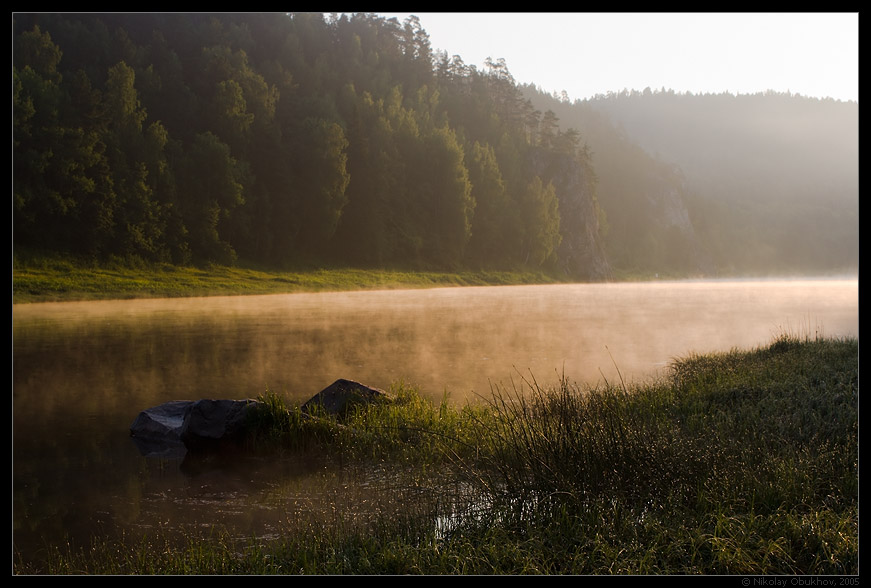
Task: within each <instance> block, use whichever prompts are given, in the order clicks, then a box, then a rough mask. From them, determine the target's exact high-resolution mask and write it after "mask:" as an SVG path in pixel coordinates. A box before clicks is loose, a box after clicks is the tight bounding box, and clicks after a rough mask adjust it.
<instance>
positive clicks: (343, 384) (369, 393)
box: [301, 379, 389, 415]
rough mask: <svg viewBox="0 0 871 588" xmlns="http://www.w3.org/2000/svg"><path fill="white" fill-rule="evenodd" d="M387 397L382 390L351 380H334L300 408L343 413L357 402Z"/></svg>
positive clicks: (308, 410) (306, 411)
mask: <svg viewBox="0 0 871 588" xmlns="http://www.w3.org/2000/svg"><path fill="white" fill-rule="evenodd" d="M387 399H389V395H388V394H387V392H385V391H384V390H379V389H378V388H372V387H371V386H367V385H365V384H361V383H360V382H355V381H353V380H344V379H340V380H336V381H335V382H333V383H332V384H330V385H329V386H327V387H326V388H324V389H323V390H321V391H320V392H318V393H317V394H315V395H314V396H312V397H311V398H310V399H309V400H308V401H306V403H305V404H303V405H302V408H301V410H302V411H303V412H305V413H311V412H312V411H314V410H321V411H324V412H326V413H329V414H337V415H343V414H346V413H347V412H348V410H349V409H350V408H351V407H353V406H356V405H358V404H365V403H371V402H380V401H384V400H387Z"/></svg>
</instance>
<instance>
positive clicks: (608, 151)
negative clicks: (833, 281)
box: [525, 87, 859, 273]
mask: <svg viewBox="0 0 871 588" xmlns="http://www.w3.org/2000/svg"><path fill="white" fill-rule="evenodd" d="M525 92H526V94H527V95H529V96H532V100H533V102H534V103H536V105H537V107H538V108H549V109H552V110H553V111H554V112H555V113H557V116H558V117H559V118H560V121H561V124H565V125H566V126H572V127H574V128H576V129H578V130H579V131H580V132H581V135H582V136H583V137H584V138H585V140H586V141H587V144H588V145H589V147H590V149H591V150H592V152H593V165H594V166H595V167H596V170H597V173H598V174H599V180H600V182H599V199H600V202H601V204H602V206H603V208H604V209H605V211H606V212H607V213H608V216H609V221H610V222H611V223H612V224H613V225H615V226H616V227H617V228H618V229H624V230H625V229H627V228H630V227H632V226H633V225H632V222H633V221H632V220H631V218H630V219H629V220H627V218H625V217H632V216H633V214H632V210H631V209H633V208H635V207H638V206H640V204H639V201H640V200H639V199H640V196H639V193H640V192H642V191H643V190H642V189H640V186H642V185H644V184H645V183H646V180H644V179H643V178H644V177H648V178H650V181H649V182H648V183H650V184H655V183H656V182H655V181H654V180H653V178H655V177H657V176H658V177H660V178H661V177H662V173H661V171H662V170H663V169H667V168H669V167H671V168H672V176H673V177H672V180H671V182H670V184H671V186H672V188H673V190H674V191H675V192H676V193H677V194H679V195H680V198H681V200H683V202H684V204H685V206H686V210H687V215H688V217H689V219H690V220H691V222H692V226H693V231H694V233H695V234H696V236H697V237H698V239H699V243H698V245H697V246H698V248H699V252H700V256H701V257H707V259H708V262H709V263H710V264H711V265H709V266H708V268H709V269H712V268H716V270H715V271H718V272H723V273H768V272H771V273H790V272H799V273H827V272H842V271H857V270H858V252H859V241H858V239H859V231H858V229H859V225H858V208H859V188H858V178H859V163H858V145H859V137H858V133H859V130H858V129H859V122H858V104H857V103H856V102H842V101H836V100H831V99H825V100H821V99H815V98H807V97H803V96H798V95H794V94H782V93H776V92H762V93H759V94H752V95H731V94H705V95H692V94H678V93H674V92H671V91H659V92H651V91H649V90H648V91H643V92H635V91H633V92H623V93H620V94H610V95H607V96H600V97H597V98H594V99H590V100H586V101H575V102H574V103H569V102H565V101H559V100H557V99H556V98H554V97H550V96H547V95H546V94H543V93H541V92H538V91H536V90H535V89H534V88H530V87H526V88H525ZM633 145H637V146H638V148H640V149H641V150H643V152H644V154H641V153H638V151H637V150H636V149H634V148H633V147H632V146H633ZM620 161H622V162H624V165H617V162H620ZM630 167H631V169H630ZM654 170H659V172H660V173H657V172H655V171H654ZM632 176H638V177H637V178H636V179H635V180H634V181H633V180H631V179H630V178H631V177H632ZM633 193H634V194H635V196H634V197H633ZM633 201H635V204H633V203H632V202H633ZM621 241H622V243H621ZM608 242H609V243H610V244H611V245H610V247H609V253H610V254H612V255H616V256H618V257H621V256H623V257H624V259H623V261H622V262H619V261H616V263H622V264H623V265H625V263H626V260H625V257H626V256H631V254H632V252H631V251H626V250H625V247H626V246H628V247H630V249H631V245H628V244H626V243H625V239H624V238H623V237H622V236H620V235H610V236H609V237H608ZM684 244H686V243H684ZM639 247H642V246H641V245H640V244H639ZM636 251H637V249H636ZM701 257H700V258H699V259H698V260H697V261H698V263H699V267H700V269H701V268H702V267H704V266H705V261H704V260H703V259H701Z"/></svg>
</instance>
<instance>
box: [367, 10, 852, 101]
mask: <svg viewBox="0 0 871 588" xmlns="http://www.w3.org/2000/svg"><path fill="white" fill-rule="evenodd" d="M380 14H382V16H385V17H392V16H395V17H397V19H398V20H399V22H400V23H402V22H403V21H404V20H405V18H406V17H407V16H408V15H409V14H415V15H417V16H418V17H419V18H420V22H421V24H422V25H423V28H424V29H425V30H426V32H427V33H428V34H429V36H430V43H431V45H432V47H433V49H443V50H445V51H447V52H448V55H449V56H452V55H459V56H460V57H462V58H463V61H464V62H465V63H466V64H467V65H475V66H476V67H478V68H479V69H483V67H484V66H483V64H484V60H485V59H486V58H487V57H492V58H493V59H494V60H495V59H498V58H500V57H502V58H505V62H506V64H507V65H508V70H509V71H510V72H511V74H512V75H513V76H514V79H515V80H516V81H517V82H518V83H533V84H535V85H537V86H540V87H541V88H542V89H543V90H545V91H546V92H560V91H562V90H565V91H566V92H567V93H568V95H569V98H571V99H572V100H574V99H577V98H580V99H584V98H588V97H590V96H593V95H595V94H606V93H607V92H609V91H614V92H619V91H620V90H622V89H624V88H626V89H629V90H633V89H634V90H643V89H644V88H646V87H650V88H651V89H660V88H662V87H665V88H666V89H672V90H675V91H676V92H684V91H689V92H692V93H703V92H730V93H733V94H736V93H742V94H746V93H755V92H760V91H764V90H769V89H770V90H776V91H778V92H786V91H790V92H793V93H797V94H802V95H804V96H812V97H831V98H835V99H839V100H857V101H858V99H859V14H858V13H516V12H515V13H510V12H506V13H497V12H493V13H449V12H438V13H435V12H415V13H380Z"/></svg>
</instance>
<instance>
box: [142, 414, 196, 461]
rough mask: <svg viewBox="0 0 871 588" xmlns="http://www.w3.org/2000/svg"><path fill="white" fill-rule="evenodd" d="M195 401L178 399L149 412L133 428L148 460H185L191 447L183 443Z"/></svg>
mask: <svg viewBox="0 0 871 588" xmlns="http://www.w3.org/2000/svg"><path fill="white" fill-rule="evenodd" d="M193 404H194V403H193V401H192V400H174V401H172V402H165V403H163V404H160V405H158V406H153V407H151V408H148V409H145V410H143V411H142V412H140V413H139V415H138V416H137V417H136V420H134V421H133V424H132V425H130V435H131V436H132V437H133V442H134V443H135V444H136V447H138V448H139V452H140V453H142V455H145V456H147V457H183V456H184V455H185V453H187V448H186V447H185V445H184V443H183V442H182V440H181V429H182V426H183V425H184V419H185V416H186V415H187V414H188V413H189V412H190V408H191V406H192V405H193Z"/></svg>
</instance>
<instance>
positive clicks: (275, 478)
mask: <svg viewBox="0 0 871 588" xmlns="http://www.w3.org/2000/svg"><path fill="white" fill-rule="evenodd" d="M858 325H859V321H858V282H857V281H856V280H762V281H715V282H657V283H638V284H594V285H589V284H585V285H553V286H516V287H515V286H510V287H509V286H500V287H482V288H443V289H432V290H400V291H376V292H343V293H318V294H288V295H270V296H245V297H214V298H192V299H171V300H140V301H121V302H70V303H43V304H27V305H14V306H13V411H14V413H13V532H14V540H15V543H16V547H17V548H18V549H20V550H21V551H22V552H32V551H33V550H35V549H37V548H38V547H39V546H40V545H42V544H43V542H45V541H48V542H49V543H61V542H63V540H64V538H65V537H69V538H71V539H72V540H79V539H80V538H82V537H86V536H88V534H90V533H95V532H97V533H100V532H109V531H110V530H116V531H117V530H119V529H120V530H122V531H125V532H128V531H131V532H132V531H140V532H141V531H143V530H148V529H153V528H158V527H166V528H174V527H182V526H190V527H194V528H208V527H210V526H212V525H214V524H219V523H220V524H227V525H229V526H231V527H233V528H235V529H237V530H238V531H239V533H240V534H241V535H243V536H244V535H247V534H250V533H252V532H256V533H260V534H269V533H273V532H275V530H276V529H277V528H278V527H279V526H280V525H281V524H283V522H287V521H288V520H292V519H298V518H299V517H300V516H302V513H303V512H306V511H307V510H311V509H313V508H314V507H313V503H315V502H318V503H322V504H329V505H330V508H333V509H335V508H351V506H350V503H349V502H348V501H347V500H344V499H339V498H336V495H335V492H336V488H339V487H342V486H343V484H344V485H347V483H346V482H341V481H340V482H337V479H341V478H342V476H344V475H345V474H346V473H342V472H338V473H337V472H325V471H323V468H320V467H319V465H318V464H317V463H305V462H300V461H293V462H282V463H280V464H276V463H262V462H256V463H249V464H245V466H244V467H239V468H235V469H233V470H218V471H195V472H192V471H184V470H183V468H180V467H179V464H178V463H176V462H166V461H155V460H149V459H146V458H144V457H142V456H141V455H139V453H138V451H137V450H136V447H135V446H134V444H133V443H132V442H131V440H130V438H129V426H130V424H131V423H132V422H133V420H134V419H135V417H136V415H137V414H138V412H139V411H141V410H143V409H145V408H148V407H150V406H154V405H156V404H160V403H162V402H166V401H169V400H179V399H198V398H246V397H256V396H257V395H259V394H261V393H263V392H264V391H265V390H266V389H269V390H272V391H275V392H278V393H279V394H282V395H284V396H285V397H286V398H287V399H288V401H290V402H304V401H305V400H307V399H308V398H309V397H311V396H312V395H314V394H315V393H317V392H318V391H319V390H321V389H322V388H324V387H326V386H327V385H329V384H330V383H331V382H333V381H334V380H336V379H338V378H348V379H354V380H359V381H362V382H364V383H367V384H370V385H373V386H376V387H381V388H387V387H389V386H390V385H391V384H392V383H394V382H397V381H401V380H404V381H406V382H410V383H414V384H416V385H418V386H420V388H421V390H422V392H423V393H424V394H425V395H428V396H430V397H432V398H434V399H441V398H442V396H443V395H444V394H448V395H449V398H450V399H451V400H452V401H453V402H458V403H461V402H466V401H475V399H476V398H478V397H480V396H481V395H483V396H486V395H488V394H489V391H490V388H491V386H493V385H506V386H510V385H512V382H518V381H519V380H520V379H521V378H523V377H525V378H530V377H534V378H535V379H536V380H537V381H539V382H541V383H549V382H553V381H556V379H557V378H558V377H559V375H561V374H565V376H566V377H567V378H568V379H570V380H573V381H578V382H582V383H592V384H595V383H596V382H600V381H602V380H608V381H615V380H616V379H618V378H621V377H622V378H623V379H624V380H626V381H630V380H645V379H648V378H651V377H655V376H657V374H661V373H662V372H663V370H664V369H665V368H666V367H667V365H668V363H669V362H670V361H672V360H673V359H674V358H676V357H682V356H686V355H689V354H692V353H707V352H712V351H725V350H729V349H732V348H736V347H738V348H752V347H755V346H759V345H765V344H767V343H769V342H770V341H771V340H772V339H773V338H774V337H776V336H778V335H780V334H783V333H792V334H798V335H809V336H812V337H813V336H816V335H818V334H821V335H828V336H836V337H840V336H856V337H857V336H858ZM618 370H619V373H618ZM354 483H355V484H358V485H359V479H357V481H356V482H354ZM315 497H319V498H318V499H316V498H315ZM354 504H355V505H356V506H355V508H356V507H360V505H361V504H362V503H361V502H356V503H354ZM342 505H344V506H342Z"/></svg>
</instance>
